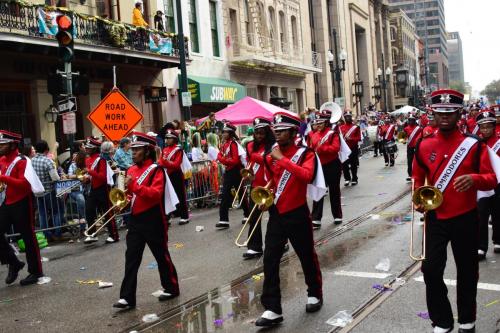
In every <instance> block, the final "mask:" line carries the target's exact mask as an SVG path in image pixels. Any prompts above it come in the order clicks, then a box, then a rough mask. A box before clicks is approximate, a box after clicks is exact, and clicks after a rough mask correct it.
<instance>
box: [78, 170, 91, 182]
mask: <svg viewBox="0 0 500 333" xmlns="http://www.w3.org/2000/svg"><path fill="white" fill-rule="evenodd" d="M87 174H88V172H87V170H82V169H80V168H78V169H76V171H75V176H76V179H78V180H79V181H83V179H84V178H85V176H86V175H87Z"/></svg>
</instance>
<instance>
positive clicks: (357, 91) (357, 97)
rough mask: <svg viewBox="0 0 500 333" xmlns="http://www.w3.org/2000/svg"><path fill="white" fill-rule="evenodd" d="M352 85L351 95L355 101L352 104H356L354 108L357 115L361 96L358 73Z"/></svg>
mask: <svg viewBox="0 0 500 333" xmlns="http://www.w3.org/2000/svg"><path fill="white" fill-rule="evenodd" d="M352 85H353V86H354V94H353V96H354V97H355V99H354V100H355V103H354V104H353V106H357V107H356V108H357V110H358V115H359V114H360V112H359V104H360V102H361V97H363V81H361V80H360V79H359V73H356V81H354V82H353V84H352Z"/></svg>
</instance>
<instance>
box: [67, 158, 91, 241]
mask: <svg viewBox="0 0 500 333" xmlns="http://www.w3.org/2000/svg"><path fill="white" fill-rule="evenodd" d="M85 156H86V154H85V153H83V152H81V151H79V152H77V153H75V154H74V156H73V161H72V162H71V164H70V166H69V169H68V178H69V179H77V176H76V171H77V170H78V169H80V170H83V169H85ZM83 192H84V190H83V186H80V187H78V188H77V190H75V191H72V192H71V193H70V194H69V197H70V198H71V199H72V200H73V201H74V202H76V209H77V211H78V223H79V224H80V231H84V230H85V225H86V224H87V221H86V220H85V197H84V196H83Z"/></svg>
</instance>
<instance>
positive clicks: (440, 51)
mask: <svg viewBox="0 0 500 333" xmlns="http://www.w3.org/2000/svg"><path fill="white" fill-rule="evenodd" d="M389 4H390V6H391V7H392V8H398V9H402V10H403V11H404V12H405V13H406V14H407V15H408V17H410V18H411V19H412V20H413V21H414V23H415V25H416V27H417V34H418V36H419V37H420V38H422V40H423V42H424V45H425V48H426V62H427V66H428V72H427V73H426V76H427V81H428V84H429V86H430V88H431V89H432V90H435V89H438V88H443V87H448V86H449V65H448V47H447V42H446V40H447V35H446V25H445V15H444V0H421V1H415V0H389Z"/></svg>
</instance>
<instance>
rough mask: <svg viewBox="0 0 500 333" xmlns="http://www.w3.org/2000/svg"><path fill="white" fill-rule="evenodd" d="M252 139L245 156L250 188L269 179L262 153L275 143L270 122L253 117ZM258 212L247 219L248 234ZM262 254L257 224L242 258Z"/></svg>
mask: <svg viewBox="0 0 500 333" xmlns="http://www.w3.org/2000/svg"><path fill="white" fill-rule="evenodd" d="M253 128H254V133H253V141H251V142H249V143H248V145H247V156H248V162H249V167H250V169H251V170H252V171H253V177H252V178H253V179H252V185H251V188H252V189H253V188H255V187H257V186H266V184H267V181H268V179H269V174H268V173H267V172H266V169H265V167H264V155H265V154H266V153H269V152H270V151H271V148H272V146H273V145H274V144H275V142H276V139H275V137H274V133H273V131H272V130H271V122H270V121H269V120H267V119H264V118H255V119H254V120H253ZM254 205H255V204H254V202H253V201H252V200H250V207H249V210H250V211H251V210H252V209H253V206H254ZM258 215H259V214H253V216H252V217H251V220H250V221H249V226H250V227H249V229H248V236H250V233H251V232H252V230H253V228H254V226H255V223H256V222H257V218H258ZM261 255H262V228H261V226H258V227H257V229H255V232H254V233H253V235H252V238H250V240H249V241H248V250H247V252H245V253H243V258H244V259H253V258H257V257H260V256H261Z"/></svg>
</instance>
